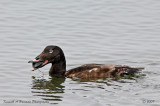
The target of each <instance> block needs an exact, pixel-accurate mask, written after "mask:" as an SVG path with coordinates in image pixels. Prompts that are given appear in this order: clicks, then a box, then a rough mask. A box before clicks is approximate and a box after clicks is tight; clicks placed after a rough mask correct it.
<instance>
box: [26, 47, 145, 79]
mask: <svg viewBox="0 0 160 106" xmlns="http://www.w3.org/2000/svg"><path fill="white" fill-rule="evenodd" d="M29 62H31V63H32V65H33V68H34V69H33V70H35V69H38V68H41V67H43V66H45V65H46V64H48V63H52V67H51V69H50V71H49V73H50V75H54V76H65V77H69V78H73V77H77V78H82V79H88V78H107V77H116V76H121V75H124V74H126V75H130V74H134V73H136V72H138V71H140V70H142V69H143V68H132V67H129V66H121V65H106V64H85V65H82V66H80V67H77V68H73V69H70V70H68V71H67V72H66V60H65V56H64V53H63V51H62V49H61V48H60V47H58V46H47V47H46V48H45V49H44V51H43V52H42V53H41V54H40V55H39V56H37V57H36V58H35V59H34V60H33V61H29Z"/></svg>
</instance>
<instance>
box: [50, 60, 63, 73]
mask: <svg viewBox="0 0 160 106" xmlns="http://www.w3.org/2000/svg"><path fill="white" fill-rule="evenodd" d="M65 72H66V61H65V59H64V60H61V61H60V62H57V63H52V66H51V69H50V71H49V74H50V75H51V76H64V75H65Z"/></svg>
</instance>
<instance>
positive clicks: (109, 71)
mask: <svg viewBox="0 0 160 106" xmlns="http://www.w3.org/2000/svg"><path fill="white" fill-rule="evenodd" d="M141 69H142V68H131V67H129V66H121V65H106V64H85V65H82V66H80V67H77V68H74V69H71V70H68V71H67V72H66V74H65V75H66V77H69V78H73V77H77V78H83V79H88V78H106V77H115V76H120V75H123V74H134V73H136V72H137V71H139V70H141Z"/></svg>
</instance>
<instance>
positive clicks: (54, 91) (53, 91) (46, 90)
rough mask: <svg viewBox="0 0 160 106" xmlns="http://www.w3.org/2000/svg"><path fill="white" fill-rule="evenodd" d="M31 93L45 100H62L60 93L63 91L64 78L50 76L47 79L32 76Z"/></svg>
mask: <svg viewBox="0 0 160 106" xmlns="http://www.w3.org/2000/svg"><path fill="white" fill-rule="evenodd" d="M32 79H33V81H32V93H33V96H39V97H41V99H42V100H47V101H62V98H63V97H62V96H61V95H62V93H64V88H65V86H63V85H62V83H64V81H65V78H64V77H61V78H58V77H51V78H50V79H49V80H48V81H47V80H46V79H36V78H35V77H34V76H32Z"/></svg>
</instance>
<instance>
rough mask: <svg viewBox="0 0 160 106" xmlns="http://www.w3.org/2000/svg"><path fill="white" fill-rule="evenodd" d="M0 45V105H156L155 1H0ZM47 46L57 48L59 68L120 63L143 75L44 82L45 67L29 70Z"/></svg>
mask: <svg viewBox="0 0 160 106" xmlns="http://www.w3.org/2000/svg"><path fill="white" fill-rule="evenodd" d="M0 39H1V41H0V48H1V50H0V106H17V105H21V106H28V105H34V106H40V105H45V106H50V105H55V106H146V105H147V106H159V105H160V84H159V81H160V73H159V68H160V56H159V54H160V1H159V0H0ZM47 45H58V46H60V47H61V48H62V49H63V50H64V53H65V56H66V60H67V69H71V68H74V67H77V66H80V65H82V64H86V63H103V64H121V65H129V66H133V67H139V66H140V67H145V70H143V72H142V73H143V74H145V75H146V76H143V77H139V78H134V79H121V80H118V81H114V80H112V79H106V80H101V79H100V80H96V81H88V82H83V81H80V80H73V79H70V78H52V77H50V76H49V75H48V70H49V68H50V65H48V66H46V67H44V68H42V69H40V70H36V71H34V72H33V71H31V64H28V63H27V62H28V61H29V60H32V59H33V58H35V57H36V56H37V55H38V54H39V53H41V52H42V50H43V49H44V48H45V46H47ZM34 101H36V102H34ZM40 102H41V103H40ZM42 102H43V103H42Z"/></svg>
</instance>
